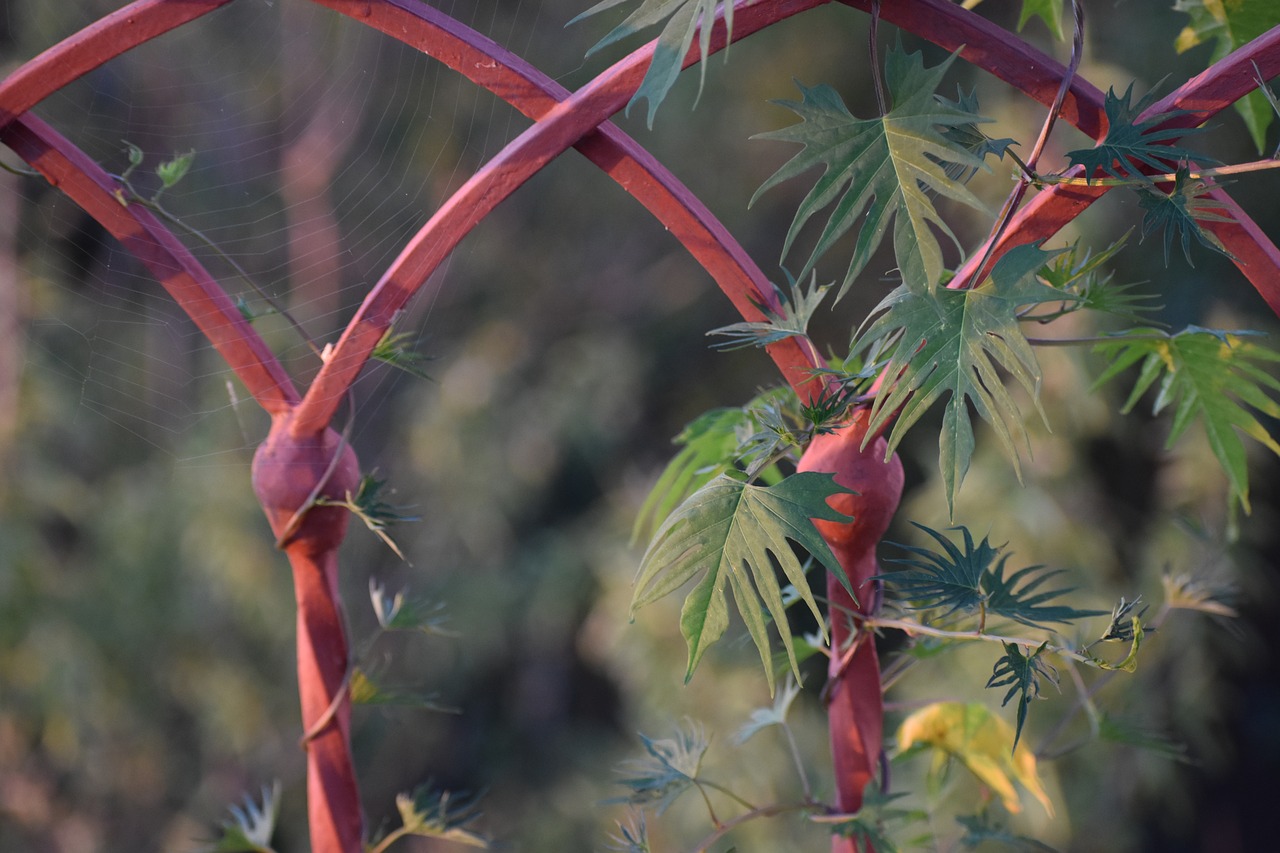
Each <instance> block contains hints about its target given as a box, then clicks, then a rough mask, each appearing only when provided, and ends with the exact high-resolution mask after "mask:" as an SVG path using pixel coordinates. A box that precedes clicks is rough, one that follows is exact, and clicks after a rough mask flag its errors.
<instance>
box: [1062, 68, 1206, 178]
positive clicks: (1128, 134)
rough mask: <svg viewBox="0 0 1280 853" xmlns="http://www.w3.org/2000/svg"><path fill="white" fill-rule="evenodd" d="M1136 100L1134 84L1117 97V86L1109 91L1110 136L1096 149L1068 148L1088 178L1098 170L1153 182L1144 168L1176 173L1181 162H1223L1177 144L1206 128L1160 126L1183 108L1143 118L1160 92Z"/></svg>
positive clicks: (1161, 172)
mask: <svg viewBox="0 0 1280 853" xmlns="http://www.w3.org/2000/svg"><path fill="white" fill-rule="evenodd" d="M1132 100H1133V84H1132V83H1130V84H1129V88H1127V89H1126V90H1125V93H1124V95H1122V96H1117V95H1116V93H1115V90H1114V89H1108V90H1107V97H1106V100H1105V101H1104V103H1103V109H1104V110H1105V111H1106V114H1107V135H1106V137H1105V138H1104V139H1103V140H1102V142H1100V143H1098V145H1097V146H1096V147H1094V148H1081V149H1076V150H1075V151H1068V152H1067V157H1068V158H1069V159H1070V161H1071V164H1072V165H1078V166H1083V167H1084V174H1085V177H1086V178H1094V177H1098V174H1097V173H1098V172H1102V173H1103V174H1106V175H1110V176H1111V177H1113V178H1136V179H1138V180H1143V181H1147V182H1150V178H1147V177H1145V173H1144V172H1143V167H1144V166H1145V167H1146V168H1147V169H1150V170H1152V171H1154V172H1156V173H1158V174H1166V173H1169V172H1172V171H1173V170H1174V169H1175V168H1176V167H1177V166H1178V164H1180V163H1184V162H1188V161H1192V162H1195V163H1198V164H1199V165H1201V166H1206V165H1216V164H1217V163H1218V162H1219V161H1218V160H1215V159H1214V158H1212V157H1209V156H1206V155H1204V154H1200V153H1197V152H1195V151H1192V150H1191V149H1189V148H1183V147H1181V146H1177V145H1173V144H1172V143H1173V142H1174V141H1175V140H1178V139H1182V138H1183V137H1185V136H1191V135H1192V134H1195V133H1201V132H1203V131H1204V128H1185V127H1173V128H1164V129H1161V127H1160V125H1161V124H1163V123H1164V122H1165V121H1167V120H1168V119H1170V118H1172V117H1174V116H1177V115H1181V114H1182V112H1183V111H1172V112H1167V113H1159V114H1157V115H1154V116H1151V117H1150V118H1148V119H1144V120H1142V121H1139V120H1138V119H1139V118H1140V117H1141V115H1142V112H1143V110H1145V109H1146V108H1147V107H1149V106H1151V104H1152V103H1154V102H1155V100H1156V91H1155V90H1154V89H1152V90H1151V91H1150V92H1147V94H1145V95H1143V96H1142V97H1141V98H1139V99H1138V102H1137V103H1136V104H1135V103H1131V102H1132Z"/></svg>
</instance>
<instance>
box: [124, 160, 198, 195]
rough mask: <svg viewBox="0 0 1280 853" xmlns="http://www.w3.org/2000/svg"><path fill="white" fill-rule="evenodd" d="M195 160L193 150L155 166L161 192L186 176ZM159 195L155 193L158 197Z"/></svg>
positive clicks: (175, 184) (131, 162)
mask: <svg viewBox="0 0 1280 853" xmlns="http://www.w3.org/2000/svg"><path fill="white" fill-rule="evenodd" d="M195 159H196V152H195V151H194V150H192V151H188V152H187V153H185V154H178V155H176V156H174V158H173V159H172V160H166V161H164V162H163V163H161V164H160V165H159V166H156V177H157V178H159V179H160V188H161V190H167V189H171V188H173V187H175V186H177V184H178V182H179V181H181V180H182V179H183V178H185V177H186V176H187V172H189V171H190V170H191V164H192V163H193V162H194V161H195ZM129 163H130V165H132V164H133V156H132V152H130V157H129ZM159 194H160V193H159V192H157V193H156V195H157V196H158V195H159Z"/></svg>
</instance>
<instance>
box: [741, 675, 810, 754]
mask: <svg viewBox="0 0 1280 853" xmlns="http://www.w3.org/2000/svg"><path fill="white" fill-rule="evenodd" d="M799 695H800V685H799V683H798V682H796V680H795V679H794V678H790V677H789V678H787V680H786V682H785V683H784V684H783V685H782V689H781V690H780V691H778V692H777V694H775V695H774V697H773V705H772V706H771V707H769V708H756V709H755V710H754V711H752V712H751V719H750V720H749V721H748V722H746V723H745V724H743V726H742V728H740V729H738V730H737V731H736V732H734V735H733V742H734V743H736V744H738V745H739V746H741V745H742V744H744V743H746V742H747V741H749V740H750V739H751V738H753V737H754V736H755V735H756V734H758V733H759V732H760V731H761V730H762V729H767V728H769V727H770V726H786V725H787V712H788V711H790V710H791V703H792V702H794V701H795V700H796V697H797V696H799Z"/></svg>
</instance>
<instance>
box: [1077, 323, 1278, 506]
mask: <svg viewBox="0 0 1280 853" xmlns="http://www.w3.org/2000/svg"><path fill="white" fill-rule="evenodd" d="M1097 349H1098V351H1099V352H1100V353H1102V355H1103V356H1104V357H1106V358H1107V359H1108V360H1109V361H1110V365H1109V366H1108V367H1107V369H1106V370H1104V371H1103V372H1102V375H1101V376H1099V377H1098V379H1097V381H1096V382H1094V387H1095V388H1096V387H1098V386H1100V385H1102V384H1103V383H1105V382H1107V381H1108V380H1110V379H1113V378H1114V377H1116V376H1117V375H1119V374H1120V373H1122V372H1123V371H1124V370H1125V369H1126V368H1128V367H1130V366H1132V365H1135V364H1138V363H1141V370H1140V372H1139V374H1138V379H1137V382H1135V384H1134V386H1133V391H1132V392H1131V393H1130V394H1129V398H1128V399H1127V400H1126V401H1125V404H1124V407H1123V411H1125V412H1129V411H1131V410H1132V409H1133V407H1134V406H1135V405H1136V404H1137V402H1138V401H1139V400H1140V399H1141V398H1142V395H1143V394H1145V393H1146V392H1147V390H1148V389H1150V388H1152V387H1153V386H1154V387H1156V389H1157V393H1156V398H1155V402H1154V404H1153V407H1152V408H1153V413H1154V414H1159V413H1160V412H1161V411H1163V410H1164V409H1166V408H1168V407H1172V408H1173V425H1172V427H1171V428H1170V430H1169V438H1168V441H1167V445H1166V446H1168V447H1172V446H1173V444H1174V443H1175V442H1176V441H1177V440H1178V439H1179V438H1181V437H1182V435H1183V433H1185V432H1186V431H1187V427H1189V426H1190V425H1191V424H1192V422H1193V421H1195V420H1197V419H1199V420H1200V422H1201V423H1202V424H1203V425H1204V430H1205V435H1206V436H1207V438H1208V439H1209V447H1210V448H1211V449H1212V450H1213V455H1214V456H1215V457H1216V458H1217V460H1218V463H1219V464H1220V465H1221V466H1222V470H1223V471H1224V472H1226V475H1227V480H1228V482H1229V483H1230V486H1231V493H1232V496H1233V497H1234V498H1236V499H1238V500H1239V501H1240V503H1241V505H1242V506H1243V507H1244V508H1245V511H1246V512H1248V511H1249V509H1250V507H1249V469H1248V464H1247V462H1246V460H1245V447H1244V443H1243V442H1242V441H1241V439H1240V435H1241V434H1244V435H1247V436H1249V437H1250V438H1252V439H1254V440H1255V441H1257V442H1259V443H1260V444H1262V445H1263V446H1264V447H1266V448H1267V449H1268V450H1270V451H1271V452H1272V453H1275V454H1277V455H1280V443H1277V442H1276V440H1275V439H1274V438H1273V437H1272V436H1271V433H1270V432H1268V431H1267V428H1266V427H1265V426H1263V425H1262V423H1261V422H1260V421H1259V420H1258V418H1257V417H1256V416H1255V415H1254V414H1253V411H1257V412H1260V413H1262V414H1263V415H1266V416H1267V417H1269V418H1277V417H1280V400H1278V399H1277V396H1280V379H1277V378H1276V376H1275V373H1274V371H1275V367H1274V366H1275V364H1276V363H1277V362H1280V353H1277V352H1276V351H1274V350H1270V349H1267V348H1266V347H1264V346H1262V345H1261V344H1259V343H1257V342H1256V340H1253V336H1252V335H1251V334H1250V333H1248V332H1223V331H1216V330H1212V329H1203V328H1200V327H1198V326H1189V327H1188V328H1186V329H1184V330H1183V331H1181V332H1178V333H1177V334H1172V335H1171V334H1169V333H1167V332H1163V331H1161V330H1159V329H1135V330H1133V331H1131V332H1130V333H1129V334H1127V335H1123V336H1117V338H1116V339H1115V340H1114V341H1108V342H1106V343H1103V344H1100V345H1099V346H1098V347H1097ZM1251 409H1252V410H1253V411H1250V410H1251Z"/></svg>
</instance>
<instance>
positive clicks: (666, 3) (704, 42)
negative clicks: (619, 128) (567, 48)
mask: <svg viewBox="0 0 1280 853" xmlns="http://www.w3.org/2000/svg"><path fill="white" fill-rule="evenodd" d="M629 2H632V0H602V2H600V3H597V4H596V5H594V6H592V7H591V8H590V9H588V10H587V11H585V12H583V13H582V14H581V15H578V16H577V17H576V18H574V19H573V20H572V21H570V22H569V23H570V24H575V23H577V22H578V21H581V20H582V19H583V18H587V17H590V16H591V15H595V14H597V13H599V12H603V11H606V10H608V9H612V8H614V7H615V6H621V5H623V4H625V3H629ZM717 5H719V4H718V0H641V2H640V5H639V6H638V7H637V8H636V9H635V11H633V12H632V13H631V14H630V15H628V16H627V18H626V20H624V21H623V22H622V23H620V24H618V25H617V26H616V27H614V28H613V29H612V30H610V31H609V33H608V35H606V36H605V37H604V38H602V39H600V41H598V42H596V44H595V45H594V46H593V47H592V48H591V49H590V50H589V51H587V56H591V55H592V54H593V53H595V52H596V51H598V50H601V49H603V48H605V47H608V46H609V45H611V44H613V43H614V42H617V41H621V40H622V39H625V38H627V37H628V36H630V35H633V34H634V33H638V32H640V31H641V30H644V29H648V28H649V27H651V26H655V25H656V24H658V23H660V22H661V21H662V20H664V19H665V20H666V22H667V23H666V25H665V26H663V28H662V33H661V34H660V35H659V36H658V44H657V47H656V48H655V49H654V52H653V59H652V61H651V62H650V63H649V70H648V71H646V72H645V75H644V81H643V82H642V83H641V84H640V88H639V89H637V90H636V93H635V94H634V95H632V96H631V101H630V103H628V104H627V111H628V112H630V110H631V106H632V105H633V104H635V103H636V102H637V101H639V100H641V99H642V98H643V99H646V100H648V101H649V116H648V122H649V127H653V118H654V116H656V115H657V113H658V107H659V106H660V105H661V104H662V101H663V100H664V99H665V98H666V97H667V93H668V92H670V91H671V87H672V86H673V85H675V82H676V78H677V77H678V76H680V69H681V68H682V67H683V65H684V58H685V56H686V55H687V54H688V53H689V48H690V47H691V46H692V45H693V35H694V33H695V32H699V38H698V51H699V55H700V56H702V57H703V58H705V57H707V56H708V55H709V54H710V53H711V26H710V23H711V22H712V21H713V20H715V14H716V6H717ZM704 22H705V23H706V24H707V26H703V27H702V28H701V30H699V25H700V24H702V23H704ZM724 25H725V30H726V32H728V33H732V32H733V4H732V3H726V4H725V5H724ZM706 68H707V64H706V63H705V62H700V63H698V73H699V75H700V76H699V91H701V85H702V83H703V82H705V80H706V74H707V71H706Z"/></svg>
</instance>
